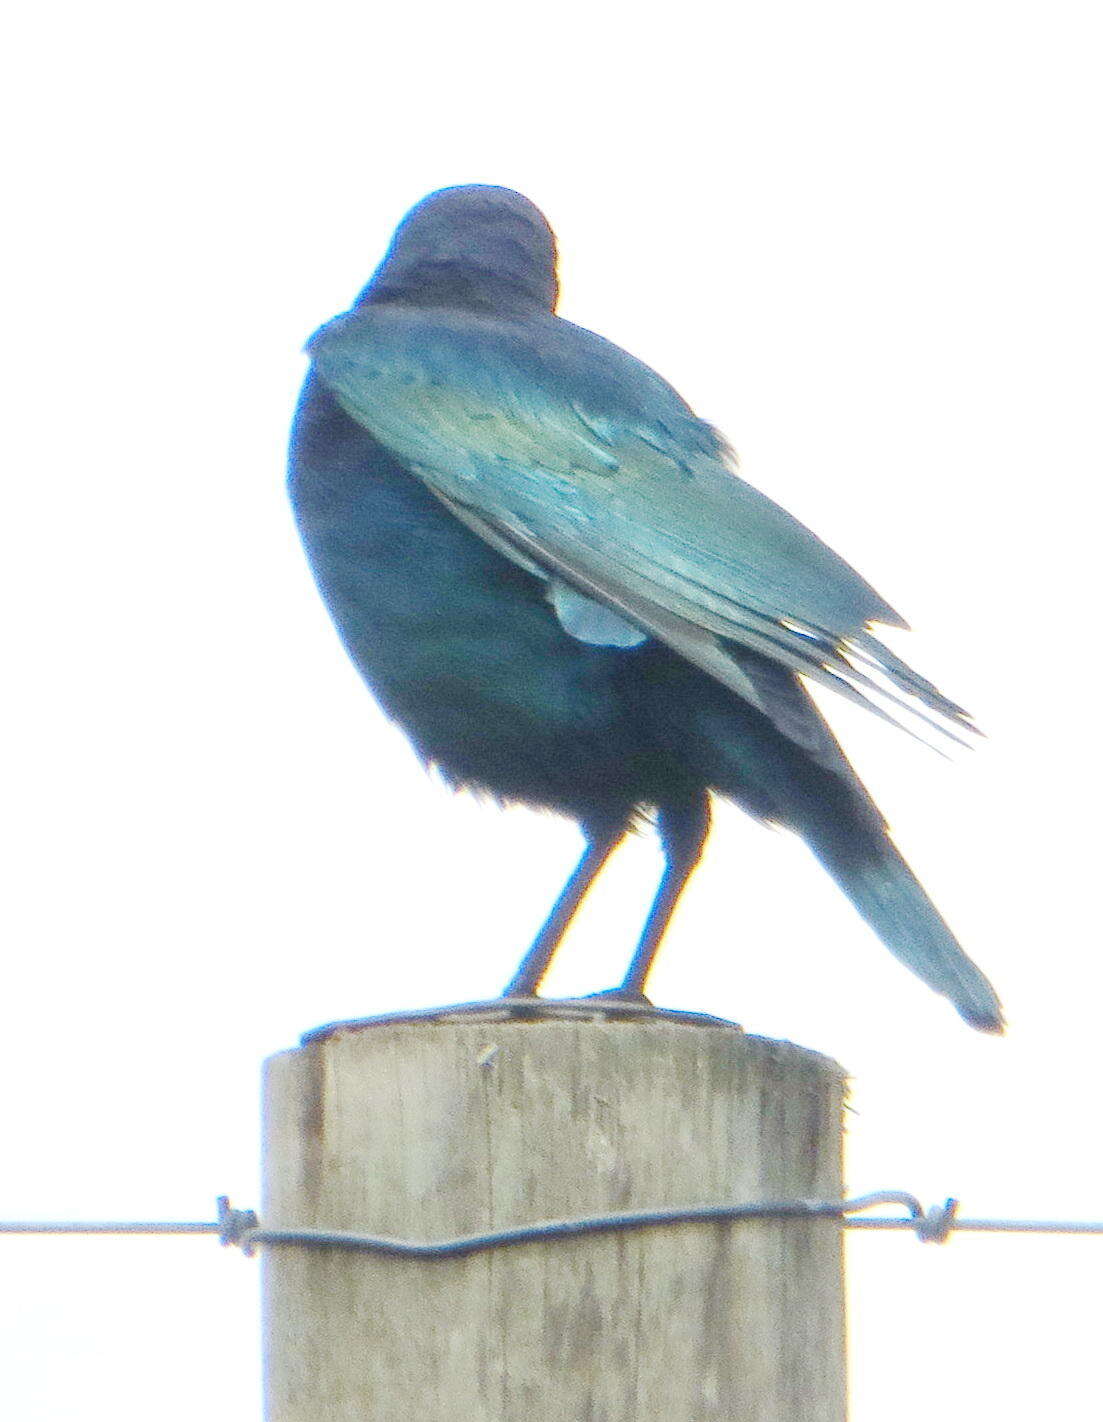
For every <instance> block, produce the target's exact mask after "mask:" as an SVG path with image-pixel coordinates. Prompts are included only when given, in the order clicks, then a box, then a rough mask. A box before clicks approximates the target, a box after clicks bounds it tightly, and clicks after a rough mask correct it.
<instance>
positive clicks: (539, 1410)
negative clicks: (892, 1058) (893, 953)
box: [262, 1003, 846, 1422]
mask: <svg viewBox="0 0 1103 1422" xmlns="http://www.w3.org/2000/svg"><path fill="white" fill-rule="evenodd" d="M843 1089H844V1086H843V1074H842V1072H841V1070H840V1068H839V1067H838V1066H837V1065H836V1064H835V1063H834V1062H831V1061H829V1060H828V1059H826V1058H824V1057H821V1056H818V1055H816V1054H815V1053H812V1052H807V1051H804V1050H802V1049H801V1048H799V1047H795V1046H793V1045H791V1044H790V1043H786V1042H772V1041H768V1040H765V1039H763V1038H757V1037H749V1036H746V1035H744V1034H743V1033H742V1032H741V1031H740V1030H739V1029H738V1028H737V1027H734V1026H732V1025H730V1024H721V1023H716V1022H710V1023H709V1024H708V1025H702V1024H699V1023H695V1022H692V1021H690V1022H686V1021H684V1020H678V1019H677V1016H676V1014H668V1015H662V1014H659V1015H656V1016H655V1017H654V1018H641V1017H637V1018H635V1019H633V1020H627V1021H626V1020H617V1019H611V1018H610V1017H609V1016H608V1015H607V1014H604V1013H602V1012H601V1010H600V1008H598V1007H597V1006H596V1005H595V1006H594V1007H593V1010H592V1015H591V1016H589V1017H583V1018H579V1017H578V1016H577V1015H575V1016H572V1017H567V1018H564V1017H562V1016H557V1015H556V1012H555V1004H553V1003H549V1004H547V1006H546V1008H542V1009H541V1015H540V1016H538V1017H535V1018H531V1019H526V1020H518V1019H516V1018H513V1019H510V1018H508V1017H505V1016H504V1015H503V1014H502V1013H501V1011H500V1010H499V1011H498V1012H497V1013H496V1014H495V1013H493V1012H488V1013H487V1014H486V1015H485V1016H483V1017H480V1016H479V1015H477V1014H476V1015H473V1016H454V1017H451V1018H447V1017H446V1018H442V1019H436V1020H425V1021H417V1022H397V1023H388V1022H379V1023H376V1024H362V1025H361V1024H350V1025H349V1027H348V1028H347V1029H342V1030H336V1031H334V1032H332V1033H331V1034H329V1035H327V1036H324V1037H322V1038H321V1039H320V1040H317V1041H314V1042H312V1043H311V1044H309V1045H307V1046H304V1047H302V1048H300V1049H298V1050H296V1051H291V1052H285V1053H282V1054H281V1055H279V1056H276V1057H273V1058H271V1060H270V1061H269V1062H268V1064H267V1075H266V1144H265V1193H264V1206H263V1214H262V1223H263V1224H265V1225H268V1226H286V1227H289V1226H295V1225H298V1226H308V1227H317V1228H331V1229H344V1230H353V1231H357V1232H363V1233H373V1234H382V1235H392V1236H396V1237H399V1238H403V1239H414V1240H434V1239H442V1238H447V1237H449V1236H454V1235H458V1234H467V1233H476V1232H480V1231H484V1230H487V1229H493V1228H503V1227H507V1226H513V1225H522V1224H528V1223H535V1222H538V1221H541V1220H548V1219H559V1218H566V1217H574V1216H580V1215H590V1214H599V1213H607V1212H613V1211H622V1210H635V1209H641V1210H642V1209H652V1208H655V1209H658V1208H664V1207H671V1206H685V1205H693V1204H731V1203H735V1202H739V1201H743V1202H746V1201H753V1200H761V1199H808V1198H814V1199H839V1198H841V1195H842V1178H841V1165H840V1159H841V1149H840V1146H841V1120H842V1109H841V1108H842V1098H843ZM841 1253H842V1249H841V1230H840V1227H839V1225H838V1223H837V1222H836V1221H833V1220H795V1219H791V1220H773V1221H760V1220H754V1221H747V1222H741V1223H735V1224H714V1223H707V1224H689V1225H685V1224H683V1225H674V1226H663V1227H661V1228H652V1229H648V1230H644V1231H638V1232H634V1233H630V1234H614V1235H602V1236H591V1237H587V1238H579V1239H570V1240H551V1241H545V1242H542V1243H536V1244H525V1245H521V1246H517V1247H511V1248H508V1249H500V1250H495V1251H493V1252H490V1253H484V1254H479V1255H475V1256H472V1257H469V1258H464V1259H455V1260H439V1261H438V1260H421V1259H412V1260H411V1259H395V1258H386V1257H380V1256H376V1255H371V1254H365V1253H361V1252H351V1251H344V1250H337V1249H326V1248H308V1247H304V1246H300V1245H273V1246H269V1247H266V1248H265V1259H264V1277H265V1283H264V1297H265V1340H266V1361H265V1374H266V1395H267V1414H266V1415H267V1419H268V1422H411V1419H417V1422H582V1419H590V1422H622V1419H624V1422H627V1419H647V1420H648V1422H658V1419H662V1422H710V1419H720V1418H723V1419H726V1422H732V1420H733V1419H734V1422H842V1419H843V1418H844V1417H845V1411H846V1408H845V1396H844V1394H845V1383H844V1356H843V1302H842V1266H841Z"/></svg>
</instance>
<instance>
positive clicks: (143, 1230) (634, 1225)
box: [0, 1190, 1103, 1259]
mask: <svg viewBox="0 0 1103 1422" xmlns="http://www.w3.org/2000/svg"><path fill="white" fill-rule="evenodd" d="M893 1205H895V1206H898V1207H899V1208H901V1209H902V1210H904V1211H906V1213H905V1214H901V1215H873V1214H869V1213H868V1211H870V1210H875V1209H883V1208H885V1207H887V1206H893ZM794 1219H797V1220H808V1219H832V1220H837V1221H838V1222H839V1224H840V1225H842V1226H843V1227H844V1228H846V1229H870V1230H907V1231H910V1232H911V1233H912V1234H914V1235H915V1237H916V1238H917V1239H918V1240H920V1241H921V1242H922V1243H925V1244H944V1243H945V1242H946V1241H947V1240H948V1239H949V1238H950V1236H951V1235H952V1234H1055V1235H1091V1234H1097V1235H1103V1220H1045V1219H1000V1218H990V1219H970V1218H966V1217H963V1216H961V1215H960V1214H959V1213H958V1201H957V1200H956V1199H953V1198H952V1197H951V1198H950V1199H948V1200H946V1201H945V1202H944V1203H943V1204H941V1205H932V1206H930V1207H929V1208H928V1209H924V1208H923V1206H922V1205H921V1204H920V1202H919V1200H918V1199H917V1198H916V1196H914V1195H911V1194H908V1193H907V1192H906V1191H904V1190H878V1191H875V1192H874V1193H872V1194H869V1195H860V1196H858V1197H856V1198H854V1199H850V1200H758V1201H754V1202H751V1203H748V1204H739V1205H697V1206H689V1207H688V1208H685V1209H666V1210H632V1211H627V1212H624V1213H620V1214H608V1215H589V1216H584V1217H582V1218H579V1219H568V1220H545V1221H542V1222H540V1223H537V1224H531V1225H520V1226H517V1227H516V1228H512V1229H500V1230H492V1231H489V1232H487V1233H483V1234H465V1235H459V1236H457V1237H456V1238H454V1239H444V1240H436V1241H432V1242H418V1241H414V1240H405V1239H391V1238H387V1237H385V1236H382V1235H373V1234H357V1233H354V1232H351V1231H348V1230H331V1229H295V1228H285V1227H281V1228H269V1227H266V1226H264V1225H262V1224H261V1223H260V1221H259V1220H258V1218H257V1216H256V1213H255V1212H254V1211H253V1210H238V1209H234V1208H233V1206H232V1205H231V1204H230V1201H229V1199H228V1197H227V1196H225V1195H221V1196H219V1199H218V1217H217V1219H214V1220H183V1221H181V1220H168V1221H164V1220H6V1221H4V1220H0V1234H29V1235H50V1234H52V1235H185V1234H206V1235H216V1236H217V1237H218V1239H219V1242H220V1243H221V1244H223V1245H232V1246H236V1247H238V1248H240V1249H241V1250H242V1251H243V1252H244V1253H245V1254H247V1255H251V1254H253V1253H254V1252H255V1250H256V1248H257V1246H259V1245H288V1244H290V1245H302V1246H306V1247H314V1248H328V1249H355V1250H364V1251H366V1252H369V1253H373V1254H384V1255H388V1256H391V1257H397V1258H411V1259H462V1258H465V1257H467V1256H468V1255H471V1254H481V1253H483V1252H484V1251H486V1250H490V1249H503V1248H508V1247H510V1246H513V1245H520V1244H537V1243H542V1242H545V1241H555V1240H562V1239H577V1238H579V1237H581V1236H586V1235H596V1234H616V1233H621V1234H622V1233H625V1232H628V1231H632V1230H643V1229H657V1228H663V1227H669V1226H672V1225H687V1224H738V1223H740V1222H742V1221H746V1220H794Z"/></svg>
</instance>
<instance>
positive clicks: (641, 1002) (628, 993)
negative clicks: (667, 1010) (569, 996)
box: [585, 987, 655, 1007]
mask: <svg viewBox="0 0 1103 1422" xmlns="http://www.w3.org/2000/svg"><path fill="white" fill-rule="evenodd" d="M595 999H601V1000H603V1001H605V1002H634V1003H636V1004H637V1005H638V1006H640V1007H654V1006H655V1004H654V1003H653V1002H652V1001H651V999H650V998H649V997H645V996H644V994H643V993H642V992H638V991H636V989H634V988H624V987H615V988H606V989H605V991H604V992H588V993H587V994H586V998H585V1000H586V1001H587V1002H592V1001H594V1000H595Z"/></svg>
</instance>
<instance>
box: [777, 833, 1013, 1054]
mask: <svg viewBox="0 0 1103 1422" xmlns="http://www.w3.org/2000/svg"><path fill="white" fill-rule="evenodd" d="M816 818H817V819H818V818H819V817H818V816H817V817H816ZM799 830H800V833H801V834H802V835H803V837H804V839H805V840H806V841H807V843H808V845H809V847H810V848H811V849H812V851H813V853H814V854H815V855H816V857H817V859H819V861H820V863H821V864H822V865H823V866H824V868H825V869H826V870H827V871H828V873H829V874H830V875H831V877H832V878H833V879H834V880H835V882H836V883H837V884H838V885H839V887H840V888H841V889H842V891H843V892H844V893H845V894H846V896H847V897H848V898H849V899H850V901H851V903H853V905H854V907H855V908H856V909H857V910H858V912H859V913H860V914H861V915H862V917H863V918H864V919H865V921H866V922H867V923H868V924H869V925H870V927H871V928H872V929H873V930H874V932H875V933H877V935H878V936H879V937H880V938H881V940H882V942H883V943H884V944H885V946H886V947H887V948H888V949H889V950H890V951H891V952H892V953H894V954H895V956H896V957H897V958H899V959H900V961H901V962H902V963H903V964H904V965H905V966H906V967H908V968H910V969H911V970H912V972H913V973H915V974H916V976H917V977H920V978H922V979H923V981H924V982H925V983H926V984H927V985H928V986H929V987H932V988H933V989H934V990H935V992H937V993H941V994H942V995H943V996H945V997H948V998H949V999H950V1001H951V1002H952V1003H953V1005H954V1006H955V1007H956V1008H957V1010H958V1012H959V1013H960V1014H961V1015H962V1017H964V1019H965V1021H966V1022H968V1023H969V1025H970V1026H971V1027H976V1028H978V1029H979V1030H980V1031H982V1032H1002V1031H1003V1014H1002V1012H1001V1011H1000V1003H999V999H998V998H997V996H996V993H995V990H994V989H993V987H992V984H991V983H990V982H989V981H988V979H987V978H986V977H985V976H984V974H983V973H982V972H981V970H980V969H979V968H978V967H977V965H976V964H975V963H974V962H973V961H972V959H971V958H969V957H967V956H966V954H965V952H964V950H963V949H962V947H961V945H960V944H959V943H958V941H957V939H956V938H955V937H954V935H953V934H952V933H951V932H950V929H949V927H948V926H947V924H946V922H945V920H944V919H943V918H942V915H941V914H940V913H939V912H938V910H937V909H936V908H935V906H934V904H933V903H931V901H930V899H929V898H928V897H927V894H926V892H925V891H924V889H923V886H922V885H921V884H920V883H919V881H918V879H916V877H915V875H914V874H913V873H912V871H911V870H910V869H909V868H908V866H907V864H906V863H905V862H904V860H903V858H902V856H901V855H900V852H899V851H898V850H897V848H896V846H895V845H894V844H893V843H892V841H891V840H890V839H889V838H888V835H887V834H885V833H884V832H883V831H882V832H881V833H878V832H877V831H876V830H875V829H874V828H873V827H872V826H870V825H867V824H860V825H856V824H854V823H853V822H851V823H849V824H847V823H845V822H844V823H840V822H839V821H838V820H836V821H834V822H833V823H831V824H826V823H824V822H823V821H822V820H821V821H820V822H819V823H818V824H816V823H813V824H811V825H810V824H808V823H805V824H803V825H801V826H800V827H799Z"/></svg>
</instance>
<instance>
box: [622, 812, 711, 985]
mask: <svg viewBox="0 0 1103 1422" xmlns="http://www.w3.org/2000/svg"><path fill="white" fill-rule="evenodd" d="M658 827H659V835H660V837H661V838H662V844H663V851H664V853H665V854H666V868H665V869H664V870H663V877H662V878H661V879H660V880H659V887H658V890H657V892H656V894H655V899H654V902H653V903H652V905H651V912H650V913H649V914H648V915H647V922H646V923H645V924H644V926H643V932H642V933H641V934H640V941H639V943H638V944H637V946H636V951H635V953H634V954H633V957H632V962H631V964H630V965H629V968H628V972H627V974H626V975H625V979H624V982H622V983H621V985H620V987H619V988H614V989H613V991H612V992H611V993H607V994H605V996H608V997H614V998H623V999H629V1000H632V1001H635V1002H641V1001H642V1002H646V1001H647V998H646V997H644V992H643V989H644V985H645V984H646V982H647V975H648V973H649V972H650V971H651V965H652V963H653V962H654V961H655V954H656V953H657V952H658V951H659V944H660V943H661V942H662V937H663V934H664V933H665V932H666V928H667V924H668V923H669V922H670V918H671V915H672V914H673V912H674V909H675V907H676V906H677V903H678V899H679V898H680V897H681V893H682V890H683V889H684V888H685V886H686V884H687V883H688V882H689V876H690V875H691V874H692V873H693V871H694V869H696V867H697V864H698V861H699V860H700V858H701V851H702V849H703V848H704V844H705V840H706V839H707V838H708V832H709V797H708V792H707V791H705V790H700V791H697V792H695V793H694V794H692V795H689V796H687V797H686V798H685V799H684V800H676V801H668V802H667V803H666V804H665V805H662V806H660V808H659V815H658Z"/></svg>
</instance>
